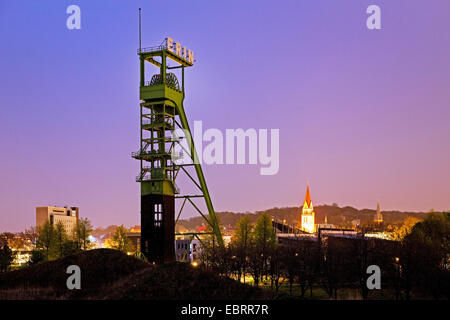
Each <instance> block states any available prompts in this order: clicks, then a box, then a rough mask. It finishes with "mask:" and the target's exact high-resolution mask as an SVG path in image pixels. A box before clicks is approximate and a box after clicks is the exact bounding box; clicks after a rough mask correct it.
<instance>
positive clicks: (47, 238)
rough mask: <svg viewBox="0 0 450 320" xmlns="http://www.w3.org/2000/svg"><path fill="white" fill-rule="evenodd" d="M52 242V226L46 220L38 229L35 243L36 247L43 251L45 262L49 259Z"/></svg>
mask: <svg viewBox="0 0 450 320" xmlns="http://www.w3.org/2000/svg"><path fill="white" fill-rule="evenodd" d="M53 241H54V230H53V225H52V224H51V223H50V221H48V220H47V221H46V222H45V223H44V224H43V225H42V226H41V227H39V228H38V238H37V241H36V247H37V248H41V249H43V250H44V253H45V259H46V260H49V258H50V250H51V248H52V245H53Z"/></svg>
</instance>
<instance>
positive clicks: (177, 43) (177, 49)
mask: <svg viewBox="0 0 450 320" xmlns="http://www.w3.org/2000/svg"><path fill="white" fill-rule="evenodd" d="M175 54H176V55H177V56H179V57H181V44H180V43H179V42H175Z"/></svg>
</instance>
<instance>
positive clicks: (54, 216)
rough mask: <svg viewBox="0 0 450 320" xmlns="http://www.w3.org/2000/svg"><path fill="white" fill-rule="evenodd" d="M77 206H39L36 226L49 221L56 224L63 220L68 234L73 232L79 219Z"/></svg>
mask: <svg viewBox="0 0 450 320" xmlns="http://www.w3.org/2000/svg"><path fill="white" fill-rule="evenodd" d="M78 217H79V215H78V208H77V207H37V208H36V228H39V227H41V226H42V225H44V224H45V222H47V221H49V222H50V224H51V225H53V226H56V225H57V224H58V223H59V222H61V223H62V224H63V226H64V229H65V230H66V232H67V233H68V234H72V231H73V229H74V227H75V226H76V225H77V221H78Z"/></svg>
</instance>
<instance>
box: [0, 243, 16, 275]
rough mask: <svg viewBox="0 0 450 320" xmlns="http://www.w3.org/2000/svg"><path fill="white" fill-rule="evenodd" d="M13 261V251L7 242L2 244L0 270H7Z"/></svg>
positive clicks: (0, 248)
mask: <svg viewBox="0 0 450 320" xmlns="http://www.w3.org/2000/svg"><path fill="white" fill-rule="evenodd" d="M13 261H14V253H13V252H12V250H11V249H10V248H9V247H8V245H7V244H4V245H3V246H1V247H0V272H6V271H8V270H9V267H10V266H11V263H12V262H13Z"/></svg>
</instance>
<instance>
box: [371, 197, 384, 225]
mask: <svg viewBox="0 0 450 320" xmlns="http://www.w3.org/2000/svg"><path fill="white" fill-rule="evenodd" d="M373 221H374V222H375V223H382V222H383V216H382V215H381V210H380V201H378V202H377V213H376V214H375V218H374V219H373Z"/></svg>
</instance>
